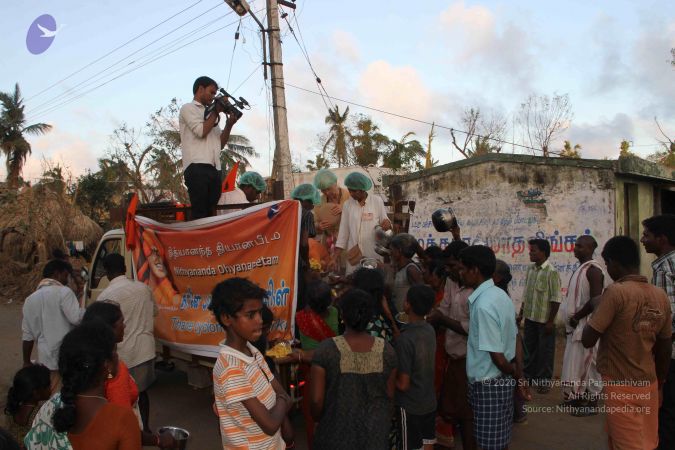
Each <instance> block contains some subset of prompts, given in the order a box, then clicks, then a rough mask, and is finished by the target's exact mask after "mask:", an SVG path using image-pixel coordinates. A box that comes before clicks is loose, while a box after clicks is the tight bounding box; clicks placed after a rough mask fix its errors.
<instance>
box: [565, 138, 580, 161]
mask: <svg viewBox="0 0 675 450" xmlns="http://www.w3.org/2000/svg"><path fill="white" fill-rule="evenodd" d="M560 157H561V158H568V159H579V158H581V145H579V144H575V145H574V147H572V143H571V142H570V141H565V144H564V145H563V149H562V151H561V152H560Z"/></svg>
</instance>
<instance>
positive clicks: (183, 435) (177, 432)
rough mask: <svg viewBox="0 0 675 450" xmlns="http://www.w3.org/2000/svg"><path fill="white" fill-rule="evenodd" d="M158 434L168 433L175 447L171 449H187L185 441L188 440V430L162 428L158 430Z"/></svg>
mask: <svg viewBox="0 0 675 450" xmlns="http://www.w3.org/2000/svg"><path fill="white" fill-rule="evenodd" d="M159 433H160V434H163V433H169V434H170V435H171V437H173V438H174V440H175V441H176V446H175V447H173V448H175V449H177V450H185V449H186V448H187V441H188V439H189V438H190V432H189V431H188V430H186V429H184V428H178V427H162V428H160V429H159Z"/></svg>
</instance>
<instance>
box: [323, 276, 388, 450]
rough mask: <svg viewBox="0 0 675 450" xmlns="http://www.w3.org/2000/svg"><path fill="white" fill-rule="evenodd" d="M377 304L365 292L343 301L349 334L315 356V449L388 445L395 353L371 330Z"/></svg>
mask: <svg viewBox="0 0 675 450" xmlns="http://www.w3.org/2000/svg"><path fill="white" fill-rule="evenodd" d="M373 301H374V299H373V298H372V297H371V296H370V295H369V294H368V293H367V292H365V291H362V290H361V289H351V290H349V291H347V292H346V293H345V294H344V295H343V296H342V297H340V300H339V303H338V304H339V306H340V310H341V312H342V319H343V320H344V323H345V332H344V334H343V335H342V336H336V337H334V338H331V339H325V340H324V341H323V342H321V344H319V346H318V347H317V349H316V350H315V351H314V355H313V357H312V368H311V379H312V383H311V385H310V409H311V413H312V416H313V417H314V420H316V421H318V422H319V425H318V426H317V428H316V433H315V435H314V442H313V446H312V448H313V449H314V450H342V449H384V448H389V447H387V445H388V443H389V430H390V428H391V427H390V425H391V407H392V402H391V399H392V397H393V396H394V381H395V380H394V376H395V372H396V353H395V352H394V349H393V348H392V347H391V345H389V344H388V343H386V342H385V341H384V339H382V338H378V337H374V336H371V335H370V334H369V333H368V332H367V331H366V327H367V325H368V323H369V322H370V320H371V318H372V310H373V309H372V308H373Z"/></svg>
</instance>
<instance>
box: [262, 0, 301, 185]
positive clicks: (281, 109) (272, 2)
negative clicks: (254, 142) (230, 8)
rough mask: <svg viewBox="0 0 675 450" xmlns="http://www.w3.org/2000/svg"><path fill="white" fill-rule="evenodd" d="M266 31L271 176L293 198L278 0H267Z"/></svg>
mask: <svg viewBox="0 0 675 450" xmlns="http://www.w3.org/2000/svg"><path fill="white" fill-rule="evenodd" d="M267 31H268V33H269V49H270V62H269V64H270V69H271V72H272V114H273V118H274V144H275V148H274V162H273V164H272V179H273V180H275V181H283V182H284V198H290V197H291V189H292V188H293V186H294V184H295V183H294V182H293V173H292V171H291V149H290V145H289V143H288V119H287V117H286V92H285V87H284V66H283V64H282V62H281V61H282V59H281V34H280V29H279V8H278V5H277V0H267Z"/></svg>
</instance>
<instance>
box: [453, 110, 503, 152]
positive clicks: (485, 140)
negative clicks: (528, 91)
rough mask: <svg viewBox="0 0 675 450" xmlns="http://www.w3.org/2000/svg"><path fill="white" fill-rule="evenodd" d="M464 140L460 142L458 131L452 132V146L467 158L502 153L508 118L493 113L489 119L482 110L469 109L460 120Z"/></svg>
mask: <svg viewBox="0 0 675 450" xmlns="http://www.w3.org/2000/svg"><path fill="white" fill-rule="evenodd" d="M460 123H461V124H462V128H463V129H464V130H463V133H464V140H458V138H457V136H456V133H458V131H457V130H450V135H451V136H452V145H453V146H454V147H455V148H456V149H457V150H458V151H459V152H460V153H461V154H462V155H463V156H464V157H465V158H472V157H474V156H480V155H485V154H487V153H499V152H501V151H502V142H501V141H503V140H504V133H505V132H506V118H504V116H503V115H501V114H499V113H497V112H495V111H492V112H491V113H490V116H489V117H485V115H484V114H483V113H482V112H481V110H480V108H478V107H476V108H468V109H465V110H464V112H463V113H462V118H461V119H460Z"/></svg>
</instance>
